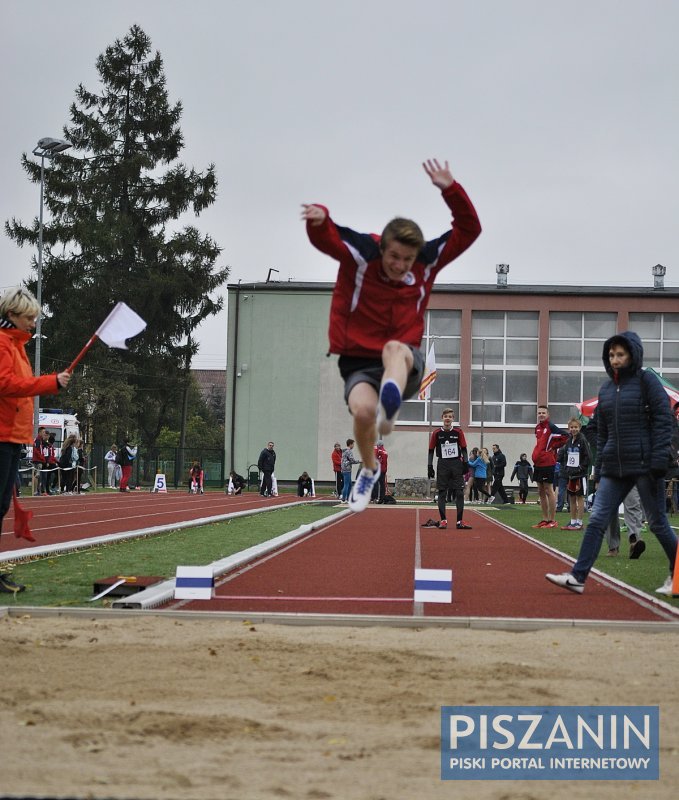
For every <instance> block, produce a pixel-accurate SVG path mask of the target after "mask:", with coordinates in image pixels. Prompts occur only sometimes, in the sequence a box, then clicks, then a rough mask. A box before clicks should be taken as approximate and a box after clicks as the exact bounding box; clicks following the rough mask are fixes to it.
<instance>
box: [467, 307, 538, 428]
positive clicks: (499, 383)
mask: <svg viewBox="0 0 679 800" xmlns="http://www.w3.org/2000/svg"><path fill="white" fill-rule="evenodd" d="M471 390H472V396H471V424H472V425H480V424H481V422H484V423H493V424H494V425H535V406H536V404H537V391H538V313H537V312H536V311H475V312H474V313H473V314H472V387H471Z"/></svg>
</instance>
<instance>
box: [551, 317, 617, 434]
mask: <svg viewBox="0 0 679 800" xmlns="http://www.w3.org/2000/svg"><path fill="white" fill-rule="evenodd" d="M617 321H618V315H617V313H616V312H599V311H597V312H589V311H587V312H584V313H583V312H580V311H575V312H572V311H553V312H552V313H550V315H549V400H548V402H549V408H550V416H551V418H552V419H553V420H554V422H556V424H557V425H562V426H564V425H565V424H566V423H567V421H568V419H569V417H570V416H571V415H572V413H573V411H574V409H573V406H574V404H575V403H579V402H581V401H582V400H588V399H589V398H590V397H594V396H596V394H597V393H598V391H599V387H600V386H601V384H602V382H603V381H604V380H605V378H606V373H605V368H604V365H603V360H602V356H603V346H604V342H605V341H606V339H608V338H609V337H610V336H613V335H614V334H615V333H616V325H617Z"/></svg>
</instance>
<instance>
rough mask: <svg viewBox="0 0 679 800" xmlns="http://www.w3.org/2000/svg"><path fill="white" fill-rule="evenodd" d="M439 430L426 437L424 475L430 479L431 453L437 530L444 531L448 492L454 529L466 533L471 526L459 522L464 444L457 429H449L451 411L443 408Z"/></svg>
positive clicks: (465, 457) (465, 441)
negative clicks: (452, 501)
mask: <svg viewBox="0 0 679 800" xmlns="http://www.w3.org/2000/svg"><path fill="white" fill-rule="evenodd" d="M441 419H442V421H443V426H442V427H441V428H439V429H438V430H437V431H434V432H433V433H432V435H431V436H430V437H429V457H428V460H427V474H428V475H429V477H430V478H433V477H434V453H436V457H437V459H438V461H437V463H436V489H437V491H438V507H439V515H440V516H441V521H440V522H439V528H444V529H445V528H447V527H448V520H447V518H446V497H447V495H448V492H449V491H451V492H452V493H453V496H454V497H455V504H456V507H457V529H458V530H460V531H462V530H465V531H470V530H471V525H465V524H464V522H463V521H462V515H463V513H464V474H465V472H466V471H467V469H468V464H467V440H466V439H465V435H464V432H463V431H462V429H461V428H458V427H455V426H453V420H454V419H455V412H454V411H453V409H452V408H444V409H443V412H442V414H441Z"/></svg>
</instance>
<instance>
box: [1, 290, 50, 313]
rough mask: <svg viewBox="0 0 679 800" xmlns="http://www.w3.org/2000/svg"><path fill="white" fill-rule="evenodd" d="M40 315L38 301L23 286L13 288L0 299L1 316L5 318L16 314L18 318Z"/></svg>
mask: <svg viewBox="0 0 679 800" xmlns="http://www.w3.org/2000/svg"><path fill="white" fill-rule="evenodd" d="M39 313H40V306H39V305H38V301H37V300H36V299H35V297H33V295H32V294H31V293H30V292H29V291H28V289H24V287H23V286H12V287H11V288H10V289H8V290H7V291H6V292H5V293H4V294H3V296H2V298H1V299H0V315H2V316H3V317H6V316H7V315H8V314H16V315H17V316H18V317H21V316H23V315H24V314H35V316H36V317H37V316H38V314H39Z"/></svg>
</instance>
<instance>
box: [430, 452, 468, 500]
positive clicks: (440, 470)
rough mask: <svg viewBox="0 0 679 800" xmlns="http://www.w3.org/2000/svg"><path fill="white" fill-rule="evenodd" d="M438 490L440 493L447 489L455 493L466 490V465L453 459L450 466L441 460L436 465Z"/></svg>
mask: <svg viewBox="0 0 679 800" xmlns="http://www.w3.org/2000/svg"><path fill="white" fill-rule="evenodd" d="M441 462H443V465H442V463H441ZM436 488H437V489H438V490H439V492H443V491H446V490H447V489H452V490H453V491H455V490H456V489H464V464H463V463H462V462H461V461H460V460H459V459H451V463H450V464H446V462H445V460H444V459H439V462H438V464H437V465H436Z"/></svg>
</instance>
